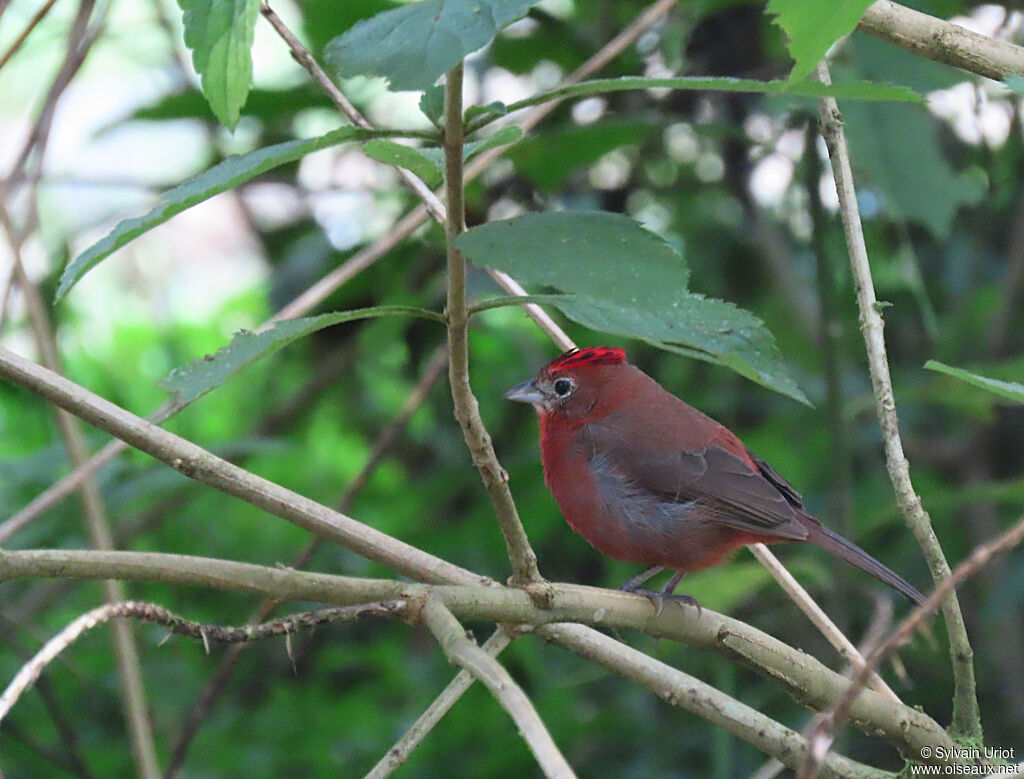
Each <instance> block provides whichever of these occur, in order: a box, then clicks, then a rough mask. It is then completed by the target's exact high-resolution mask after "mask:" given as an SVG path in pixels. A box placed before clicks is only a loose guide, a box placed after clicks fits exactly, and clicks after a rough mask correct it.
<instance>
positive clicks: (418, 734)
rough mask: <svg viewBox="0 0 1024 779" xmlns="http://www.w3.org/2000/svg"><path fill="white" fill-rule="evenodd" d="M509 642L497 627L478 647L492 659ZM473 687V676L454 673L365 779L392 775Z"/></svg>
mask: <svg viewBox="0 0 1024 779" xmlns="http://www.w3.org/2000/svg"><path fill="white" fill-rule="evenodd" d="M510 643H512V636H511V635H509V633H508V631H507V630H505V629H504V628H502V627H499V628H498V629H497V630H495V631H494V632H493V633H492V634H491V637H490V638H489V639H487V640H486V641H485V642H484V643H483V646H481V647H480V648H481V649H482V650H483V651H484V652H486V653H487V654H489V655H490V656H491V657H497V656H498V655H499V654H501V653H502V652H503V651H504V650H505V647H507V646H508V645H509V644H510ZM472 684H473V676H472V675H471V674H470V673H469V671H467V670H466V669H462V670H461V671H459V672H458V673H457V674H455V678H454V679H452V680H451V681H450V682H449V683H448V686H447V687H445V688H444V690H442V691H441V694H440V695H438V696H437V698H435V699H434V702H433V703H431V704H430V706H429V707H427V710H426V711H424V712H423V714H421V715H420V716H419V718H418V719H417V720H416V721H415V722H414V723H412V725H410V726H409V729H408V730H407V731H405V733H404V734H402V737H401V738H400V739H398V741H397V742H395V745H394V746H393V747H391V749H389V750H388V751H387V754H386V755H384V757H382V758H381V759H380V761H379V762H378V763H377V765H375V766H374V767H373V768H372V769H370V772H369V773H368V774H367V775H366V777H365V779H387V777H389V776H391V774H393V773H394V772H395V771H396V770H397V769H398V768H399V767H400V766H401V765H402V764H403V763H404V762H405V761H406V760H408V759H409V755H410V754H412V751H413V750H414V749H415V748H416V747H418V746H419V745H420V743H421V742H422V741H423V739H424V738H426V737H427V734H428V733H429V732H430V731H431V730H433V729H434V727H435V726H436V725H437V723H439V722H440V721H441V718H442V717H443V716H444V715H445V714H447V713H448V710H449V709H450V708H451V707H452V706H454V705H455V702H456V701H457V700H458V699H459V698H461V697H462V694H463V693H464V692H466V690H468V689H469V688H470V686H471V685H472Z"/></svg>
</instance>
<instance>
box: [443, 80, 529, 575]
mask: <svg viewBox="0 0 1024 779" xmlns="http://www.w3.org/2000/svg"><path fill="white" fill-rule="evenodd" d="M463 141H464V138H463V134H462V63H459V64H458V65H457V66H456V67H455V68H454V69H452V70H451V71H450V72H449V73H448V77H447V79H446V81H445V87H444V164H445V188H446V190H447V192H448V214H447V218H446V220H445V225H444V235H445V241H446V243H447V245H448V305H447V309H446V312H445V313H446V315H447V317H448V350H449V352H450V353H451V357H450V359H449V361H448V378H449V380H450V381H451V385H452V400H453V401H454V404H455V418H456V419H457V420H458V421H459V426H460V427H461V428H462V435H463V437H464V438H465V439H466V446H467V447H469V452H470V454H471V455H472V458H473V465H475V466H476V469H477V471H479V473H480V478H481V480H482V481H483V483H484V487H485V488H486V489H487V494H488V495H489V496H490V498H491V502H492V503H493V504H494V510H495V512H496V513H497V515H498V524H499V525H500V526H501V532H502V534H503V535H504V536H505V546H506V547H507V548H508V558H509V560H510V561H511V563H512V571H513V578H514V580H515V581H517V582H519V583H520V584H526V583H528V582H536V581H540V578H541V576H540V571H538V570H537V555H535V554H534V552H533V549H531V548H530V541H529V539H527V537H526V531H525V530H523V523H522V522H521V521H520V519H519V512H518V511H516V504H515V502H514V501H513V500H512V492H511V491H510V490H509V488H508V474H507V473H505V469H504V468H502V467H501V464H500V463H499V462H498V455H497V454H495V452H494V446H493V444H492V443H491V436H490V434H489V433H488V432H487V428H486V427H484V422H483V419H481V417H480V407H479V405H478V404H477V401H476V396H475V395H473V390H472V388H471V387H470V385H469V314H468V312H467V309H466V306H467V304H466V258H465V257H463V256H462V252H460V251H459V250H458V249H456V248H455V239H456V238H458V237H459V235H460V234H461V233H462V231H463V230H465V206H464V201H463V186H464V181H463V177H462V144H463Z"/></svg>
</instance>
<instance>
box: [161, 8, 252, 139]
mask: <svg viewBox="0 0 1024 779" xmlns="http://www.w3.org/2000/svg"><path fill="white" fill-rule="evenodd" d="M178 5H179V6H180V7H181V10H182V11H183V15H182V21H183V22H184V25H185V45H186V46H188V47H189V48H190V49H191V50H192V64H193V65H194V66H195V69H196V72H197V73H199V75H200V77H201V81H202V85H203V94H205V95H206V100H207V101H208V102H209V104H210V108H211V109H212V111H213V113H214V115H215V116H216V117H217V119H218V120H220V122H221V124H224V125H226V126H227V127H230V128H231V129H232V130H233V129H234V128H235V125H236V124H237V123H238V116H239V114H240V113H241V110H242V106H243V105H245V99H246V97H247V96H248V94H249V89H250V88H251V87H252V55H251V54H250V50H251V49H252V42H253V36H254V33H255V26H256V17H257V16H258V15H259V9H260V3H259V0H178Z"/></svg>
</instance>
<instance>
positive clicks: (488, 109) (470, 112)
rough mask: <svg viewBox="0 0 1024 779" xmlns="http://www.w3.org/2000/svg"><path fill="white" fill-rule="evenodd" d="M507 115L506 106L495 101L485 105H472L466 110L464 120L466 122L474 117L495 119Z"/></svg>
mask: <svg viewBox="0 0 1024 779" xmlns="http://www.w3.org/2000/svg"><path fill="white" fill-rule="evenodd" d="M507 113H508V106H507V105H505V104H504V103H502V102H501V101H500V100H495V101H494V102H493V103H488V104H487V105H473V106H470V107H469V108H467V109H466V115H465V117H464V118H465V120H466V121H467V122H468V121H469V120H470V119H472V118H473V117H475V116H493V117H495V118H497V117H499V116H504V115H505V114H507Z"/></svg>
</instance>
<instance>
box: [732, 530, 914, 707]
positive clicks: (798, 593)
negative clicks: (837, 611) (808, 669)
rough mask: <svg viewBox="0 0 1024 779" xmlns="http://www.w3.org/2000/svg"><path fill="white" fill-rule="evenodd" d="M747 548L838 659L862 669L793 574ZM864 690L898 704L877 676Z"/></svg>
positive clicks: (756, 548) (758, 549)
mask: <svg viewBox="0 0 1024 779" xmlns="http://www.w3.org/2000/svg"><path fill="white" fill-rule="evenodd" d="M748 548H749V549H750V551H751V552H752V553H753V554H754V557H756V558H757V560H758V562H760V563H761V565H763V566H764V567H765V568H767V569H768V572H769V573H770V574H771V575H772V576H774V577H775V581H777V582H778V583H779V586H780V587H782V589H783V590H785V592H786V594H787V595H788V596H789V597H790V599H791V600H792V601H793V602H794V603H795V604H796V605H797V606H798V607H799V608H800V610H801V611H802V612H803V613H804V614H806V615H807V618H808V619H809V620H810V621H811V622H812V623H813V625H814V627H816V628H817V629H818V631H819V632H820V633H821V635H823V636H824V637H825V638H826V639H827V640H828V642H829V643H830V644H831V645H832V646H833V647H834V648H835V650H836V651H837V652H839V655H840V657H842V658H843V659H844V660H846V662H848V663H849V664H850V665H852V666H853V667H854V668H857V669H860V668H863V667H864V658H863V657H862V656H861V654H860V652H858V651H857V647H855V646H854V645H853V644H852V643H851V642H850V639H848V638H847V637H846V635H845V634H844V633H843V631H841V630H840V629H839V628H838V627H837V626H836V624H835V623H834V622H833V621H832V620H831V619H829V617H828V615H827V614H826V613H825V612H824V611H823V610H822V608H821V606H819V605H818V604H817V603H815V602H814V600H813V599H812V598H811V596H810V595H809V594H808V593H807V590H805V589H804V588H803V587H802V586H801V585H800V582H798V581H797V580H796V579H795V578H793V574H791V573H790V572H789V571H788V570H786V567H785V566H784V565H783V564H782V563H780V562H779V559H778V558H777V557H776V556H775V555H773V554H772V553H771V552H770V551H769V550H768V547H767V546H765V545H764V544H751V545H750V546H749V547H748ZM868 686H869V687H870V688H871V689H872V690H874V691H875V692H879V693H881V694H882V695H885V696H886V697H888V698H890V699H892V700H894V701H898V700H899V699H900V698H899V696H898V695H897V694H896V693H894V692H893V691H892V689H891V688H890V687H889V685H887V684H886V683H885V682H884V681H883V680H882V677H880V676H879V675H878V674H871V676H870V677H869V679H868Z"/></svg>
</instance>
